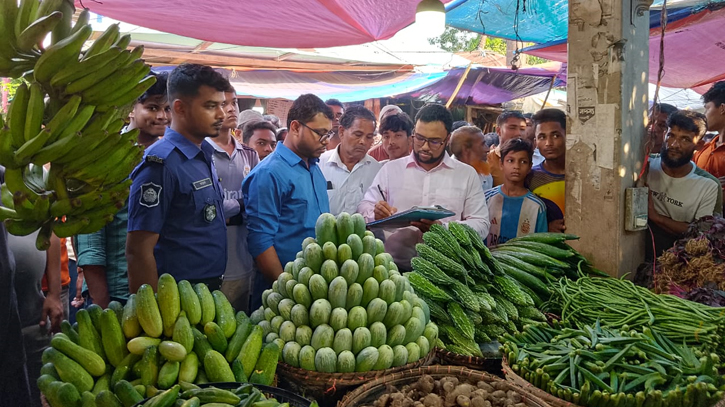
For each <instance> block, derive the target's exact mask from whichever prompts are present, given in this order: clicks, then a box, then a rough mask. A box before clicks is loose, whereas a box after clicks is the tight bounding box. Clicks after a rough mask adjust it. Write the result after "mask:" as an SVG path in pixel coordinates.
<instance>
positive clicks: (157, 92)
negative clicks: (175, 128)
mask: <svg viewBox="0 0 725 407" xmlns="http://www.w3.org/2000/svg"><path fill="white" fill-rule="evenodd" d="M149 76H155V77H156V83H154V84H153V85H151V87H150V88H148V89H146V92H144V93H143V95H141V96H139V97H138V99H136V103H143V102H145V101H146V99H148V98H150V97H152V96H164V97H165V98H166V99H168V97H169V95H168V94H167V93H166V82H167V81H168V80H169V73H168V72H161V73H156V72H153V71H151V72H149V74H148V75H146V77H149Z"/></svg>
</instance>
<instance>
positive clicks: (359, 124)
mask: <svg viewBox="0 0 725 407" xmlns="http://www.w3.org/2000/svg"><path fill="white" fill-rule="evenodd" d="M375 126H376V122H375V115H374V114H373V112H371V111H370V110H368V109H366V108H365V107H363V106H352V107H350V108H349V109H348V110H347V111H346V112H345V113H344V114H343V115H342V117H341V118H340V129H339V134H340V144H339V145H338V146H337V147H336V148H334V149H332V150H327V151H326V152H325V153H324V154H322V155H321V156H320V169H321V170H322V174H323V175H324V176H325V179H326V180H327V196H328V198H329V199H330V212H331V213H332V214H333V215H339V214H340V213H342V212H347V213H355V211H356V210H357V206H358V204H359V203H360V201H361V200H362V198H363V194H364V193H365V191H366V190H367V189H368V188H369V187H370V185H371V183H372V182H373V179H374V178H375V175H376V174H377V173H378V171H379V170H380V167H381V166H382V164H380V163H379V162H377V161H376V160H375V159H374V158H372V157H371V156H369V155H368V154H367V152H368V150H369V149H370V147H371V146H372V145H373V139H374V138H375Z"/></svg>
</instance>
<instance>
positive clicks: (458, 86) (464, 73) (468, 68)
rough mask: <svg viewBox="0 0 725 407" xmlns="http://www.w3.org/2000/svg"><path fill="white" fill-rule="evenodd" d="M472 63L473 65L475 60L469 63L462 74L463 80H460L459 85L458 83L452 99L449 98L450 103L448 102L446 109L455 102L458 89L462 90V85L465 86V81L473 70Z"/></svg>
mask: <svg viewBox="0 0 725 407" xmlns="http://www.w3.org/2000/svg"><path fill="white" fill-rule="evenodd" d="M471 65H473V62H471V63H469V64H468V66H467V67H466V70H465V71H464V72H463V75H461V80H459V81H458V85H456V89H455V90H454V91H453V93H452V94H451V97H450V99H448V103H446V109H449V108H450V107H451V105H452V104H453V101H454V100H455V99H456V96H458V91H460V90H461V86H463V82H464V81H465V80H466V78H467V77H468V73H469V72H470V71H471Z"/></svg>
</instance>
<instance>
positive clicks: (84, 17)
mask: <svg viewBox="0 0 725 407" xmlns="http://www.w3.org/2000/svg"><path fill="white" fill-rule="evenodd" d="M45 1H48V0H45ZM90 19H91V12H90V11H88V9H87V8H84V9H83V11H81V13H80V14H78V19H77V20H76V23H75V24H73V28H72V29H71V30H70V33H71V34H73V33H75V32H76V31H78V30H80V29H81V27H83V26H86V25H88V21H89V20H90Z"/></svg>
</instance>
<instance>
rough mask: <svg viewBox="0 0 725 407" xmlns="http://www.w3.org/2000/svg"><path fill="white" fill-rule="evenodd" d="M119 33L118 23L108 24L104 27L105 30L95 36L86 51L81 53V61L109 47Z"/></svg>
mask: <svg viewBox="0 0 725 407" xmlns="http://www.w3.org/2000/svg"><path fill="white" fill-rule="evenodd" d="M119 34H120V30H119V25H118V23H116V24H111V25H110V26H108V28H106V31H104V32H103V34H101V35H100V36H99V37H98V38H96V39H95V40H94V41H93V44H91V46H90V47H88V49H87V50H86V52H85V53H84V54H83V58H81V61H83V60H84V59H87V58H90V57H92V56H94V55H97V54H100V53H101V52H104V51H106V50H107V49H108V48H110V47H111V45H113V43H114V42H116V40H117V39H118V37H119Z"/></svg>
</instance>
